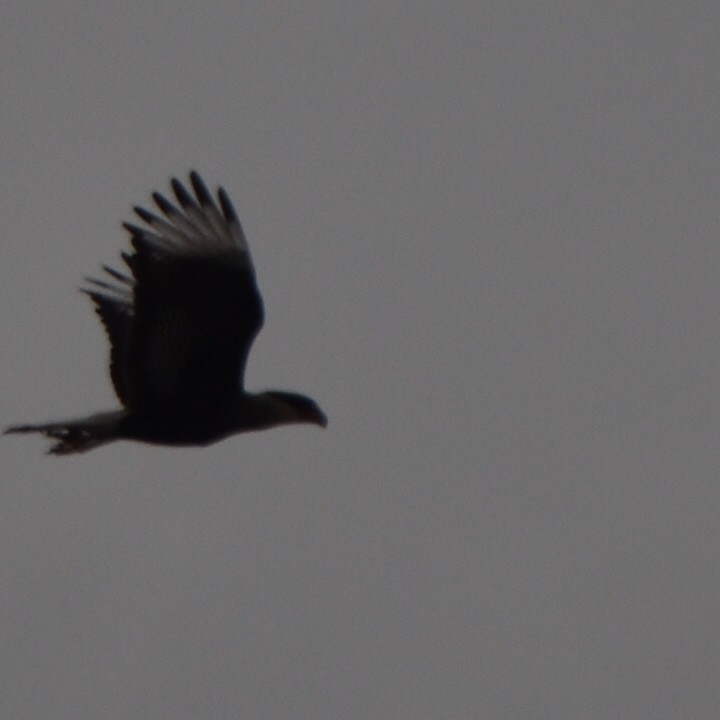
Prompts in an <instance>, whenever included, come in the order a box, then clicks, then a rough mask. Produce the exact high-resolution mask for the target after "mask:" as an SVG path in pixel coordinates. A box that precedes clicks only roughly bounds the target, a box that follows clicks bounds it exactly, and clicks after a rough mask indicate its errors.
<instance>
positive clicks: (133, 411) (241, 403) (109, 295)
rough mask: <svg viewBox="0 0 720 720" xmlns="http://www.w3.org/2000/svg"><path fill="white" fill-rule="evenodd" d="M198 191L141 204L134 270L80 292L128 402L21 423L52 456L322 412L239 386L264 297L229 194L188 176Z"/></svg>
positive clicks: (298, 419)
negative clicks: (149, 206) (91, 306)
mask: <svg viewBox="0 0 720 720" xmlns="http://www.w3.org/2000/svg"><path fill="white" fill-rule="evenodd" d="M190 181H191V184H192V188H193V190H194V193H195V197H193V196H192V195H191V194H190V193H189V192H188V190H186V189H185V187H184V186H183V185H182V184H181V183H180V182H179V181H178V180H175V179H173V180H172V188H173V191H174V193H175V197H176V198H177V201H178V204H179V207H177V206H175V205H174V204H172V203H171V202H170V201H168V200H167V199H166V198H165V197H163V196H162V195H160V194H158V193H154V194H153V199H154V201H155V203H156V205H157V206H158V208H159V209H160V210H161V211H162V213H163V214H164V216H165V217H164V218H161V217H159V216H157V215H154V214H153V213H150V212H148V211H147V210H145V209H143V208H139V207H136V208H135V212H136V213H137V214H138V216H139V217H140V218H141V219H142V220H143V222H144V223H145V224H146V225H147V226H148V227H147V228H143V227H138V226H136V225H131V224H127V223H126V224H125V225H124V227H125V228H126V229H127V230H128V231H129V232H130V234H131V238H132V246H133V252H132V253H127V254H126V253H124V254H123V256H122V257H123V260H124V261H125V263H126V264H127V266H128V268H129V270H130V273H129V274H127V275H126V274H124V273H121V272H118V271H117V270H114V269H112V268H109V267H105V268H104V269H105V271H106V272H107V274H108V276H109V278H108V279H107V280H106V279H103V280H90V281H89V284H90V287H89V288H86V289H84V290H83V291H84V292H85V293H87V294H88V295H89V296H90V298H91V299H92V300H93V302H94V303H95V309H96V311H97V313H98V315H99V316H100V319H101V320H102V322H103V325H104V326H105V329H106V330H107V333H108V336H109V338H110V346H111V350H110V376H111V379H112V382H113V386H114V388H115V392H116V394H117V396H118V398H119V400H120V402H121V403H122V405H123V409H121V410H117V411H113V412H108V413H100V414H97V415H93V416H90V417H88V418H84V419H81V420H75V421H66V422H59V423H48V424H44V425H18V426H13V427H10V428H8V429H7V431H6V432H40V433H43V434H45V435H46V436H47V437H50V438H52V439H54V440H55V441H56V443H55V444H54V445H53V447H52V448H51V450H50V452H52V453H56V454H68V453H73V452H82V451H85V450H89V449H91V448H93V447H97V446H98V445H102V444H105V443H107V442H111V441H113V440H119V439H128V440H139V441H143V442H149V443H154V444H160V445H207V444H210V443H213V442H216V441H218V440H221V439H223V438H225V437H227V436H228V435H233V434H235V433H239V432H248V431H251V430H262V429H266V428H270V427H274V426H276V425H281V424H289V423H303V422H307V423H314V424H318V425H322V426H325V425H326V423H327V420H326V418H325V415H324V414H323V413H322V411H321V410H320V409H319V408H318V406H317V405H316V404H315V402H314V401H312V400H310V399H309V398H306V397H304V396H302V395H298V394H295V393H288V392H281V391H268V392H265V393H259V394H252V393H248V392H246V391H245V389H244V373H245V365H246V362H247V356H248V353H249V351H250V347H251V345H252V342H253V340H254V339H255V336H256V335H257V333H258V332H259V331H260V328H261V327H262V324H263V304H262V298H261V296H260V293H259V291H258V288H257V284H256V281H255V271H254V268H253V264H252V260H251V257H250V253H249V250H248V246H247V241H246V239H245V235H244V233H243V231H242V227H241V225H240V222H239V220H238V218H237V215H236V214H235V211H234V209H233V207H232V205H231V203H230V200H229V199H228V197H227V195H226V194H225V192H224V190H223V189H222V188H220V189H219V190H218V194H217V197H218V203H219V205H218V203H216V202H215V200H214V199H213V197H212V196H211V195H210V193H209V192H208V190H207V188H206V187H205V184H204V183H203V181H202V180H201V179H200V176H199V175H198V174H197V173H195V172H192V173H191V174H190Z"/></svg>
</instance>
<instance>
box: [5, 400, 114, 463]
mask: <svg viewBox="0 0 720 720" xmlns="http://www.w3.org/2000/svg"><path fill="white" fill-rule="evenodd" d="M125 415H126V413H125V411H123V410H116V411H113V412H105V413H98V414H97V415H91V416H90V417H86V418H82V419H80V420H68V421H65V422H56V423H47V424H45V425H11V426H10V427H9V428H6V429H5V431H4V432H5V433H34V432H37V433H41V434H43V435H44V436H45V437H46V438H50V439H51V440H54V441H55V442H54V443H53V445H51V446H50V449H49V450H48V454H52V455H71V454H72V453H81V452H87V451H88V450H92V449H93V448H96V447H98V446H99V445H105V444H106V443H109V442H112V441H113V440H118V439H119V438H120V435H119V433H118V425H119V422H120V420H122V418H124V417H125Z"/></svg>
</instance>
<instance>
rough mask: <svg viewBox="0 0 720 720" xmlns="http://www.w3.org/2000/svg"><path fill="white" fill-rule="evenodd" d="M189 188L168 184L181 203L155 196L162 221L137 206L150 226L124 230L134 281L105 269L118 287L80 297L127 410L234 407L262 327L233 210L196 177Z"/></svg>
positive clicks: (105, 287)
mask: <svg viewBox="0 0 720 720" xmlns="http://www.w3.org/2000/svg"><path fill="white" fill-rule="evenodd" d="M190 182H191V185H192V190H193V191H194V197H193V195H192V194H191V193H190V192H189V191H188V190H187V189H186V188H185V187H184V186H183V185H182V183H180V182H179V181H178V180H176V179H173V180H172V189H173V192H174V194H175V197H176V199H177V203H178V205H175V204H173V203H172V202H170V201H169V200H167V199H166V198H165V197H163V196H162V195H160V194H158V193H155V194H153V200H154V201H155V204H156V205H157V206H158V208H159V210H160V211H161V212H162V214H163V215H164V217H160V216H158V215H155V214H153V213H151V212H148V211H147V210H145V209H143V208H139V207H137V208H135V212H136V213H137V215H138V216H139V217H140V218H141V220H143V222H144V223H145V224H146V225H147V228H143V227H139V226H137V225H130V224H125V228H126V229H127V230H128V231H129V232H130V234H131V236H132V245H133V249H134V252H133V253H131V254H124V255H123V259H124V260H125V262H126V263H127V265H128V267H129V268H130V270H131V272H132V276H133V279H132V280H130V279H129V278H126V277H125V276H123V275H122V274H120V273H117V272H116V271H113V270H109V269H108V272H110V274H111V275H112V277H113V278H115V279H116V280H117V281H118V283H119V284H118V285H117V286H111V285H109V284H107V283H102V282H101V281H100V282H99V281H95V282H94V284H95V287H94V288H93V289H92V290H90V291H86V292H89V294H90V296H91V297H92V298H93V300H94V301H95V304H96V309H97V311H98V313H99V314H100V317H101V319H102V320H103V323H104V324H105V327H106V328H107V330H108V333H109V335H110V340H111V345H112V352H111V375H112V378H113V384H114V385H115V388H116V390H117V392H118V396H119V397H120V399H121V400H122V402H123V403H124V404H125V405H127V406H128V407H131V408H133V409H138V410H144V411H149V412H153V411H156V410H158V409H167V408H173V407H174V408H182V409H188V410H193V409H197V410H200V409H204V408H210V407H213V406H217V405H218V404H226V403H228V402H232V400H233V399H234V398H235V397H236V396H237V394H238V393H239V392H240V390H241V388H242V386H243V378H244V372H245V365H246V362H247V356H248V353H249V351H250V347H251V345H252V342H253V340H254V339H255V336H256V335H257V333H258V332H259V330H260V328H261V327H262V322H263V306H262V299H261V297H260V293H259V292H258V289H257V284H256V281H255V272H254V269H253V265H252V260H251V258H250V253H249V250H248V246H247V241H246V239H245V236H244V234H243V231H242V227H241V225H240V221H239V220H238V217H237V215H236V214H235V211H234V209H233V207H232V204H231V203H230V200H229V199H228V197H227V195H226V194H225V192H224V190H223V189H222V188H220V189H219V190H218V194H217V202H216V201H215V200H214V199H213V197H212V195H211V194H210V193H209V192H208V190H207V188H206V186H205V184H204V183H203V181H202V180H201V178H200V176H199V175H198V174H197V173H196V172H192V173H190ZM128 284H131V285H132V303H131V304H130V303H129V302H128V297H129V292H128V291H126V289H125V288H126V287H128ZM113 366H115V368H116V369H115V370H113Z"/></svg>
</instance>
